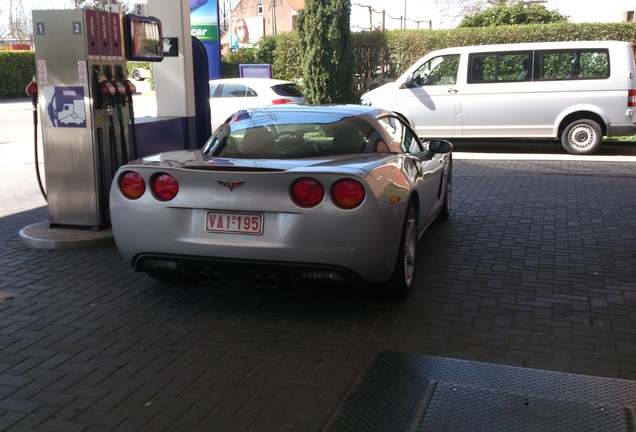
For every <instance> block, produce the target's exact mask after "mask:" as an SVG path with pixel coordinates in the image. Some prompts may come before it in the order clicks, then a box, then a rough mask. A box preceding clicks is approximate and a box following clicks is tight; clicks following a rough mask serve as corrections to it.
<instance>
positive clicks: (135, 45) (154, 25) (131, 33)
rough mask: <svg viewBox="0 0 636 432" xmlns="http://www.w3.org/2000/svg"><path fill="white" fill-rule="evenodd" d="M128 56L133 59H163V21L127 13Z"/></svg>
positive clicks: (156, 60) (155, 60)
mask: <svg viewBox="0 0 636 432" xmlns="http://www.w3.org/2000/svg"><path fill="white" fill-rule="evenodd" d="M125 30H126V58H127V59H128V60H132V61H154V62H158V61H161V60H163V42H162V35H161V21H159V20H158V19H157V18H153V17H147V16H139V15H126V26H125Z"/></svg>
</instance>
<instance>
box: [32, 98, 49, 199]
mask: <svg viewBox="0 0 636 432" xmlns="http://www.w3.org/2000/svg"><path fill="white" fill-rule="evenodd" d="M33 146H34V148H33V150H34V152H35V176H36V177H37V179H38V187H39V188H40V193H41V194H42V197H44V201H47V202H48V198H47V196H46V192H45V191H44V186H43V185H42V177H41V175H40V161H39V157H38V103H37V101H35V100H34V101H33Z"/></svg>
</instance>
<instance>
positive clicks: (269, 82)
mask: <svg viewBox="0 0 636 432" xmlns="http://www.w3.org/2000/svg"><path fill="white" fill-rule="evenodd" d="M210 84H245V85H266V86H273V85H278V84H295V83H294V82H292V81H286V80H280V79H273V78H219V79H213V80H210Z"/></svg>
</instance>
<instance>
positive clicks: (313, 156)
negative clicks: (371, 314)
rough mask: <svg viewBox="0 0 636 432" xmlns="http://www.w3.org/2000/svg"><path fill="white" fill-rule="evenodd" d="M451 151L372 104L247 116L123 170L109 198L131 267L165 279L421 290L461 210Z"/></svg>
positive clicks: (278, 109) (401, 293) (398, 292)
mask: <svg viewBox="0 0 636 432" xmlns="http://www.w3.org/2000/svg"><path fill="white" fill-rule="evenodd" d="M451 170H452V145H451V144H450V143H449V142H448V141H444V140H433V141H430V142H426V143H421V142H420V140H419V139H418V138H417V136H416V135H415V133H414V132H413V131H412V130H411V128H410V127H409V126H408V125H407V124H406V123H405V122H404V121H403V120H402V119H401V118H399V117H398V116H396V115H395V114H393V113H391V112H388V111H384V110H380V109H377V108H372V107H363V106H357V105H341V106H294V105H278V106H270V107H266V108H258V109H248V110H243V111H239V112H237V113H235V114H234V115H233V116H232V117H231V118H229V119H228V120H227V122H226V123H224V124H223V125H222V126H221V127H220V128H219V129H217V130H216V132H215V133H214V134H213V135H212V137H211V138H210V139H209V140H208V142H207V143H206V144H205V145H204V146H203V148H202V149H201V150H183V151H175V152H167V153H160V154H156V155H152V156H148V157H145V158H142V159H139V160H136V161H133V162H130V163H129V164H127V165H124V166H122V167H121V168H120V169H119V170H118V172H117V173H116V175H115V179H114V181H113V184H112V187H111V192H110V214H111V223H112V230H113V235H114V238H115V242H116V244H117V248H118V249H119V251H120V253H121V255H122V256H123V258H124V259H125V260H126V261H127V262H130V263H131V264H132V265H133V266H134V267H135V269H136V270H138V271H144V272H146V273H148V274H149V275H150V276H152V277H155V278H159V279H173V278H192V279H195V278H196V279H197V280H198V281H199V282H201V283H209V282H221V281H223V280H226V278H227V277H228V276H229V275H232V274H236V273H248V274H249V277H251V280H252V282H253V283H254V284H255V285H257V286H263V287H270V288H274V287H276V286H277V285H278V284H279V283H281V282H282V281H289V282H291V283H293V284H294V285H303V284H305V283H309V282H321V283H322V282H330V283H349V284H352V285H355V286H362V287H365V288H373V289H379V290H381V291H382V292H383V293H385V294H388V295H391V296H393V297H405V296H406V295H408V294H409V292H410V291H411V288H412V285H413V275H414V266H415V251H416V246H417V243H418V240H419V238H420V237H421V236H422V234H423V233H424V231H425V230H426V228H427V227H428V226H429V225H430V224H431V223H432V222H433V221H434V220H435V219H436V218H439V219H447V218H448V217H449V213H450V205H451Z"/></svg>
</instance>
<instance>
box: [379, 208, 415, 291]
mask: <svg viewBox="0 0 636 432" xmlns="http://www.w3.org/2000/svg"><path fill="white" fill-rule="evenodd" d="M416 251H417V217H416V215H415V207H413V204H410V205H409V207H408V209H407V211H406V219H405V221H404V226H403V228H402V237H401V239H400V248H399V250H398V256H397V261H396V263H395V270H394V271H393V276H392V277H391V280H390V281H389V282H388V283H387V284H386V285H385V286H384V287H383V293H384V294H385V295H387V296H389V297H392V298H398V299H402V298H406V297H407V296H408V295H409V294H410V293H411V289H412V288H413V276H414V274H415V253H416Z"/></svg>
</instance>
